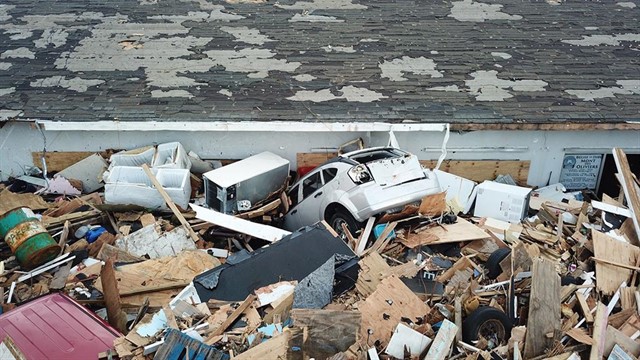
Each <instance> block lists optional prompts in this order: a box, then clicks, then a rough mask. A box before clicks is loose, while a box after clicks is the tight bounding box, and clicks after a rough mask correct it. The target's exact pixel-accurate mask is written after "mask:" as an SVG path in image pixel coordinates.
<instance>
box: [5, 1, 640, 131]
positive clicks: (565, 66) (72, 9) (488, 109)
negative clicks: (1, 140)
mask: <svg viewBox="0 0 640 360" xmlns="http://www.w3.org/2000/svg"><path fill="white" fill-rule="evenodd" d="M639 14H640V3H639V2H638V0H633V1H619V2H615V1H601V2H595V1H582V0H580V1H562V0H547V1H535V2H530V1H520V0H518V1H516V0H501V1H490V2H489V1H487V2H477V1H475V0H463V1H437V2H436V1H407V0H397V1H391V0H385V1H363V0H298V1H296V0H281V1H278V2H274V1H266V0H227V1H226V2H225V1H209V0H180V1H178V0H172V1H165V0H139V1H132V0H126V1H123V0H120V1H118V0H110V1H86V0H65V1H40V0H39V1H35V0H4V1H3V2H2V4H0V42H1V47H0V79H1V80H0V119H2V118H7V117H11V116H14V115H16V114H19V115H18V116H17V117H18V118H32V119H33V118H35V119H51V120H61V121H95V120H120V121H127V120H137V121H140V120H160V121H214V120H221V121H226V120H235V121H242V120H301V121H389V122H399V121H403V120H417V121H422V122H443V121H447V122H454V123H455V122H466V123H511V122H530V123H546V122H558V121H564V120H569V121H574V122H625V121H638V120H640V115H639V113H640V66H639V64H640V28H639V27H640V26H639V25H638V24H640V21H639Z"/></svg>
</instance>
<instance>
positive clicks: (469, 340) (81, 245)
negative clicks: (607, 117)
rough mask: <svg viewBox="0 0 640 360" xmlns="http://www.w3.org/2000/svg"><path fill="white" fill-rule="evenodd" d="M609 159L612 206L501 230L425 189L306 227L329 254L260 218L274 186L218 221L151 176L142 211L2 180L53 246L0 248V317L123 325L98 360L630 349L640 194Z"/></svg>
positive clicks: (5, 204)
mask: <svg viewBox="0 0 640 360" xmlns="http://www.w3.org/2000/svg"><path fill="white" fill-rule="evenodd" d="M614 156H615V159H616V163H617V165H618V175H619V179H620V182H621V191H620V195H619V196H618V198H617V199H614V198H611V197H609V196H606V195H605V196H604V198H603V199H601V200H602V201H598V200H595V199H594V200H591V201H578V200H568V201H553V200H549V199H545V198H544V197H532V198H531V201H530V204H529V205H530V208H531V210H530V215H531V217H527V218H525V219H524V220H522V222H520V223H508V222H505V221H501V220H497V219H494V218H478V217H472V216H466V215H460V214H457V215H458V216H457V217H456V216H455V215H454V214H452V212H451V207H450V206H449V205H448V204H447V201H446V199H445V193H442V194H436V195H431V196H428V197H426V198H425V199H423V201H422V204H421V205H420V206H419V207H417V206H414V207H411V206H407V207H406V208H405V209H404V210H403V211H402V212H400V213H399V214H394V215H386V216H383V217H382V218H379V219H373V218H372V219H371V220H370V221H369V222H367V223H366V226H365V227H364V228H363V229H361V231H359V232H358V233H357V235H358V236H357V237H355V236H352V235H351V234H350V233H349V231H344V232H342V233H343V234H344V239H342V238H341V237H340V236H339V235H338V233H336V231H335V230H338V231H339V230H341V229H335V230H334V229H331V228H330V227H329V226H328V225H327V224H326V223H322V224H319V225H317V226H316V227H315V228H314V230H313V231H315V232H312V230H309V232H308V234H307V235H308V236H312V235H313V236H314V237H315V236H316V235H315V234H321V236H324V237H327V238H328V239H329V240H327V241H329V242H330V243H331V244H334V245H331V246H335V248H336V249H337V248H340V246H342V247H344V248H340V249H341V250H340V252H339V253H338V252H336V253H335V254H334V253H333V252H331V253H330V255H331V256H329V257H322V256H324V255H321V254H320V253H321V251H318V252H316V251H314V250H313V248H312V247H311V245H309V248H306V247H305V246H300V245H298V244H299V243H300V242H298V243H295V241H296V237H301V236H305V232H304V231H303V232H302V234H298V233H294V234H290V233H288V232H285V231H281V230H280V229H276V228H273V227H271V226H269V225H266V224H268V223H270V222H271V221H272V220H274V219H277V218H278V217H280V216H281V215H282V213H283V212H286V209H285V208H286V205H287V204H288V199H287V198H286V195H284V194H282V195H281V196H276V197H275V199H274V200H273V201H270V202H269V203H266V204H262V205H261V206H260V207H258V208H254V209H252V210H251V211H249V212H245V213H242V214H239V215H237V216H228V217H229V218H233V220H229V219H228V218H226V217H222V218H220V217H216V218H215V219H214V218H212V217H209V216H208V215H210V214H208V213H207V212H206V211H208V210H206V209H200V210H197V211H195V212H194V211H181V210H180V209H178V208H177V207H176V206H175V204H174V203H173V201H171V198H170V197H169V196H168V195H166V193H164V192H163V191H162V190H161V189H162V187H161V186H160V187H159V188H158V190H159V192H160V193H161V194H163V198H164V200H165V201H166V203H167V206H168V209H169V210H156V211H153V212H148V211H140V210H136V209H122V208H119V207H114V206H110V205H105V204H104V203H103V198H102V197H101V196H100V194H99V193H97V192H94V193H91V194H88V195H83V196H75V197H69V196H57V197H53V196H47V197H45V198H43V197H42V196H39V195H35V194H33V193H30V192H28V191H27V192H23V193H17V192H12V191H10V189H9V188H4V186H3V185H0V190H1V192H0V204H1V209H0V214H1V213H3V212H5V211H7V210H10V209H13V208H17V207H28V208H30V209H32V210H33V211H36V212H38V213H39V214H41V217H40V219H41V222H42V225H43V226H44V227H45V228H46V230H47V231H48V232H49V233H50V234H51V235H53V236H54V238H55V239H56V240H57V241H58V244H59V245H60V249H61V250H60V256H58V257H56V258H55V260H53V261H51V262H49V263H47V264H44V265H42V266H40V267H38V268H36V269H29V270H24V269H23V268H21V267H20V266H19V265H18V264H17V262H16V261H15V258H14V257H13V256H12V255H11V253H10V251H9V250H8V248H7V247H2V248H0V250H2V253H1V254H0V255H1V256H2V258H3V259H4V260H3V261H2V262H1V263H0V264H1V266H0V290H1V292H2V297H1V298H0V299H1V300H2V309H3V311H4V312H9V313H10V312H11V311H17V309H19V308H20V306H21V304H23V303H25V302H27V301H29V300H30V299H34V298H36V297H40V296H43V295H45V294H48V293H50V292H54V291H61V292H64V293H66V294H67V295H69V296H70V297H72V298H73V299H75V301H77V302H78V303H80V304H83V305H85V306H86V307H88V308H90V309H91V310H93V311H95V312H96V314H97V315H98V316H101V317H103V318H105V319H106V320H108V322H109V324H110V325H111V326H112V327H113V328H115V329H117V330H118V331H119V332H120V333H121V334H122V335H121V336H120V337H118V338H117V339H116V340H115V341H114V344H113V347H112V348H111V349H104V350H105V351H104V352H102V353H100V354H96V356H98V357H99V358H111V357H112V356H114V355H117V356H118V357H119V358H121V359H129V358H133V359H143V358H154V359H194V358H207V359H230V358H233V359H238V360H242V359H311V358H314V359H367V358H368V359H372V360H373V359H391V358H399V359H487V360H488V359H498V358H501V359H512V358H513V359H579V358H585V357H589V358H590V359H602V358H606V359H632V358H637V357H638V356H639V355H640V340H639V338H640V292H639V291H638V283H639V282H640V280H639V279H638V276H637V275H638V272H639V271H640V247H639V246H640V242H639V240H638V233H639V232H640V227H639V222H640V195H639V193H640V190H639V188H638V184H639V182H638V179H637V178H636V177H635V176H634V175H633V174H632V173H631V171H630V169H629V165H628V163H627V160H626V155H625V154H624V153H623V152H622V151H621V150H619V149H614ZM150 178H151V179H152V180H153V179H154V177H153V174H151V175H150ZM195 180H196V181H197V179H195ZM2 188H4V189H2ZM45 199H46V200H45ZM47 200H49V201H47ZM194 208H196V209H198V207H194ZM203 219H204V220H203ZM252 220H253V221H252ZM265 223H266V224H265ZM97 228H102V230H100V231H99V234H96V229H97ZM83 230H84V231H83ZM87 231H91V232H92V233H93V234H96V236H95V238H94V239H90V240H89V239H88V236H87V235H86V233H87ZM265 232H266V233H267V235H266V236H264V235H265ZM330 239H336V240H337V242H332V241H333V240H330ZM343 240H344V241H343ZM280 243H282V246H280ZM345 244H346V245H345ZM296 246H297V247H296ZM328 247H329V246H328ZM347 247H348V248H347ZM298 260H299V261H302V262H304V263H306V264H314V263H317V264H318V266H316V265H314V268H313V269H309V270H308V271H307V270H304V271H303V270H302V269H300V268H299V267H300V265H296V264H297V262H296V261H298ZM249 262H252V263H249ZM243 266H246V267H247V268H248V269H250V270H249V271H248V270H246V269H244V268H243ZM295 266H298V268H294V267H295ZM309 266H311V265H309ZM350 270H353V271H355V273H350V272H349V271H350ZM270 272H273V273H274V274H281V277H280V278H278V276H274V277H272V278H270V277H269V276H268V275H269V274H270ZM238 274H241V275H242V274H244V275H243V276H240V275H238ZM282 274H285V275H282ZM286 274H289V275H286ZM350 274H357V276H352V275H350ZM223 275H227V276H223ZM265 279H266V280H265ZM268 279H272V280H271V281H272V282H271V283H264V281H269V280H268ZM263 280H264V281H263ZM225 282H227V283H226V284H225ZM230 282H233V283H230ZM225 286H226V287H227V288H233V289H234V290H233V291H232V290H226V293H225V290H224V289H222V288H223V287H225ZM240 288H241V289H244V291H245V292H242V291H240V290H238V289H240ZM234 291H235V292H234ZM216 294H217V295H220V298H216V296H217V295H216ZM240 294H241V295H240ZM205 295H206V296H205ZM239 297H240V298H239Z"/></svg>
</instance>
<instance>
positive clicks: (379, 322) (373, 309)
mask: <svg viewBox="0 0 640 360" xmlns="http://www.w3.org/2000/svg"><path fill="white" fill-rule="evenodd" d="M357 308H358V310H360V313H361V314H362V324H361V326H360V336H359V343H360V345H362V346H364V348H369V347H371V346H373V345H374V344H376V341H379V345H380V347H385V346H386V345H387V344H388V342H389V339H391V335H392V334H393V330H394V329H395V328H396V326H397V325H398V323H399V322H401V321H402V318H407V319H410V320H411V321H413V322H417V321H418V319H422V318H423V317H424V316H425V314H427V313H428V312H429V307H428V306H427V305H426V304H425V303H424V302H422V300H420V299H419V298H418V297H417V296H416V294H414V293H413V292H412V291H411V290H410V289H409V288H408V287H407V286H406V285H405V284H404V283H403V282H402V281H400V279H398V278H397V277H396V276H390V277H388V278H386V279H384V280H382V281H381V282H380V284H379V285H378V288H377V289H376V290H375V291H374V292H373V293H372V294H371V295H369V297H367V298H366V300H364V301H360V302H358V303H357ZM454 335H455V334H454Z"/></svg>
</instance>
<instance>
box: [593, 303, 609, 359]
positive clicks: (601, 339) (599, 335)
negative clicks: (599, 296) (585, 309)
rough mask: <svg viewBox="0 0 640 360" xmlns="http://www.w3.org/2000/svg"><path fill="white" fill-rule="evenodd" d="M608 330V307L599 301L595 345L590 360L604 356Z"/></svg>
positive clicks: (594, 325)
mask: <svg viewBox="0 0 640 360" xmlns="http://www.w3.org/2000/svg"><path fill="white" fill-rule="evenodd" d="M606 331H607V307H606V306H605V305H604V304H603V303H601V302H598V307H597V308H596V316H595V321H594V322H593V345H591V353H590V354H589V360H600V359H602V356H604V345H605V333H606Z"/></svg>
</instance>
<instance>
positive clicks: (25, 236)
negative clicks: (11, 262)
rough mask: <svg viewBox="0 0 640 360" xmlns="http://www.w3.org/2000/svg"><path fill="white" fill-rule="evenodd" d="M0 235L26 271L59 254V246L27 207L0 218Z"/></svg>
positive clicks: (8, 212) (14, 210)
mask: <svg viewBox="0 0 640 360" xmlns="http://www.w3.org/2000/svg"><path fill="white" fill-rule="evenodd" d="M0 235H1V236H2V237H3V238H4V241H5V242H6V243H7V245H9V248H11V251H12V252H13V253H14V255H15V256H16V259H18V262H19V263H20V265H21V266H22V267H24V268H27V269H32V268H35V267H38V266H40V265H42V264H44V263H46V262H48V261H50V260H53V259H54V258H55V257H56V256H57V255H58V254H59V253H60V246H58V244H56V242H55V241H54V240H53V238H52V237H51V235H49V233H48V232H47V230H46V229H45V228H44V226H42V223H41V222H40V220H38V218H37V217H36V216H35V214H34V213H33V211H31V209H29V208H27V207H21V208H16V209H13V210H9V211H7V212H6V213H4V214H3V215H2V216H0Z"/></svg>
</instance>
